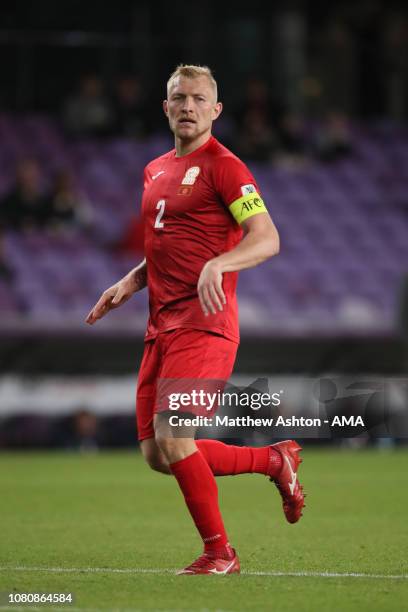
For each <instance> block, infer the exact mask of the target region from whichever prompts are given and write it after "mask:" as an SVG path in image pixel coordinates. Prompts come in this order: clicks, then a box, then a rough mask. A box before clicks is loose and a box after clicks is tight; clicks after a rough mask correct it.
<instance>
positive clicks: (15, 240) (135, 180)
mask: <svg viewBox="0 0 408 612" xmlns="http://www.w3.org/2000/svg"><path fill="white" fill-rule="evenodd" d="M170 146H171V144H170V140H169V139H168V138H167V137H165V136H162V135H155V136H151V137H149V138H148V139H146V140H144V141H135V140H126V139H113V140H107V141H102V142H101V141H96V140H78V141H72V140H69V139H67V137H66V135H65V134H64V132H63V130H62V129H61V128H60V126H59V124H58V122H56V121H54V120H53V119H51V118H49V117H47V116H38V115H32V116H30V115H28V116H25V117H23V118H22V117H21V116H13V115H9V114H2V115H1V116H0V164H1V166H2V173H1V175H0V198H1V197H2V196H3V195H4V194H6V192H7V190H8V189H10V187H11V184H12V181H13V179H14V172H15V166H16V163H17V161H18V160H19V159H21V158H23V157H25V158H26V157H27V156H30V157H33V158H35V159H37V160H38V161H39V162H40V163H41V164H42V167H43V169H44V177H45V181H46V183H47V182H48V183H50V182H51V177H52V176H53V175H54V174H55V173H56V172H58V171H59V170H61V169H64V170H66V171H68V172H70V173H71V174H72V175H73V176H75V178H76V182H77V184H78V189H79V191H80V193H81V194H83V196H84V197H85V198H86V200H87V201H88V202H89V203H90V205H91V207H92V208H93V215H92V216H93V229H92V231H91V232H88V233H87V232H81V231H70V232H65V233H62V234H61V233H59V234H58V235H57V236H56V235H53V233H52V232H47V231H38V230H36V231H31V232H22V233H21V232H20V233H18V232H15V231H14V232H13V231H9V230H6V231H5V233H4V236H3V242H4V247H3V248H4V253H5V257H6V261H7V264H8V266H11V268H12V276H13V280H12V282H11V281H10V279H3V280H1V279H0V318H1V325H2V326H3V327H4V326H6V325H7V324H8V322H9V321H10V320H12V319H16V317H23V318H24V320H26V321H30V322H33V323H35V324H41V323H46V324H47V325H48V326H49V325H52V323H53V322H54V323H55V324H58V322H59V321H60V322H61V321H63V322H64V325H67V324H68V325H72V326H73V327H75V326H78V325H82V321H83V317H84V315H86V313H87V311H88V310H89V307H90V306H91V305H92V304H93V303H94V302H95V299H96V298H97V297H98V296H99V294H100V291H101V290H103V289H104V288H106V287H107V286H108V285H109V284H111V283H113V282H114V281H116V280H117V279H118V278H119V277H120V276H121V275H122V274H124V273H125V272H126V271H127V270H128V269H129V268H130V267H132V266H133V265H134V262H135V260H137V255H136V254H135V255H134V256H132V255H129V254H128V255H123V254H122V255H121V254H120V253H119V252H118V250H117V249H115V248H114V245H116V244H117V243H118V242H119V241H120V239H121V237H122V236H123V235H124V233H125V232H126V228H127V227H128V225H129V222H130V220H131V219H132V217H134V215H135V214H137V213H138V208H139V201H140V194H141V182H142V181H141V176H142V171H143V167H144V165H145V164H146V163H147V162H148V161H149V160H150V159H152V158H153V157H155V156H157V155H159V154H161V153H162V152H163V151H165V150H167V149H168V148H169V147H170ZM407 162H408V132H407V128H402V127H401V126H399V125H397V124H395V123H390V122H387V123H384V122H383V123H380V124H370V125H369V126H366V125H364V124H357V125H354V126H353V153H352V155H350V156H348V157H346V158H344V159H340V160H338V161H336V162H333V163H322V162H319V161H316V160H313V161H312V162H311V163H309V164H306V165H304V166H301V167H295V168H288V167H286V168H285V167H281V166H279V165H277V164H271V163H251V164H250V166H251V169H252V170H253V172H254V174H255V177H256V178H257V180H258V182H259V184H260V186H261V188H262V191H263V194H264V199H265V201H266V202H267V203H268V206H269V208H270V211H271V213H272V216H273V218H274V220H275V222H276V224H277V226H278V227H279V230H280V233H281V241H282V249H281V254H280V255H279V257H277V258H276V259H273V261H271V262H270V263H267V264H265V265H263V266H260V267H259V268H255V269H254V270H251V271H250V273H247V272H243V273H241V278H240V286H239V294H240V310H241V326H242V330H243V332H244V333H245V331H249V332H253V331H256V330H257V329H258V330H262V332H265V333H267V332H271V333H272V332H274V331H276V330H282V329H283V330H287V331H288V332H290V333H302V332H305V333H307V332H308V331H311V330H313V331H316V330H320V331H325V330H328V331H330V332H333V331H341V332H344V331H353V330H354V331H355V332H356V333H359V332H361V331H363V332H365V333H366V332H369V333H370V334H371V333H374V334H375V333H378V332H380V333H382V332H384V331H390V330H391V329H392V328H393V326H394V325H395V320H396V315H397V296H398V289H399V286H400V283H401V281H402V279H403V277H404V274H405V273H406V271H407V262H408V242H407V240H406V236H407V231H408V201H407V199H406V194H407V193H408V170H407V168H408V163H407ZM328 219H330V223H328ZM146 314H147V300H146V296H144V297H142V298H140V297H138V298H137V299H135V300H132V302H131V304H128V305H126V306H125V307H124V308H122V309H120V310H119V311H118V312H117V313H115V316H113V317H111V318H110V319H109V321H108V320H107V321H106V325H110V326H115V325H121V324H123V323H124V322H125V321H126V322H127V323H128V322H129V321H130V322H131V321H134V320H135V319H137V320H138V321H142V325H141V329H142V328H143V324H144V318H145V316H146Z"/></svg>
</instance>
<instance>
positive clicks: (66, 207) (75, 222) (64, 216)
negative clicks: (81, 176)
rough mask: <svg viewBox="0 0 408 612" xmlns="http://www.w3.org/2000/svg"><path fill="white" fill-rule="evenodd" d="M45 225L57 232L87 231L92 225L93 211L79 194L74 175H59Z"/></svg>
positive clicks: (49, 202) (62, 172) (47, 210)
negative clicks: (63, 230)
mask: <svg viewBox="0 0 408 612" xmlns="http://www.w3.org/2000/svg"><path fill="white" fill-rule="evenodd" d="M45 223H46V225H47V227H49V228H51V229H55V230H61V229H86V228H87V227H90V225H91V223H92V213H91V209H90V208H89V206H88V205H87V203H86V202H85V200H84V199H83V198H82V197H81V196H80V195H79V194H78V192H77V190H76V188H75V185H74V181H73V178H72V175H71V174H70V173H69V172H67V171H66V170H61V171H60V172H58V173H57V175H56V177H55V179H54V185H53V188H52V191H51V194H50V196H49V198H48V202H47V206H46V209H45Z"/></svg>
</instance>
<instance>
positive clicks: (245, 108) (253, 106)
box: [235, 76, 280, 125]
mask: <svg viewBox="0 0 408 612" xmlns="http://www.w3.org/2000/svg"><path fill="white" fill-rule="evenodd" d="M252 112H256V114H257V115H258V116H260V115H262V117H263V121H264V122H265V123H268V124H272V123H273V121H274V119H275V118H276V117H277V116H278V115H279V114H280V109H278V108H277V105H276V104H275V102H274V101H273V100H272V97H271V93H270V90H269V87H268V83H267V82H266V81H265V80H264V79H262V78H259V77H256V76H253V77H251V78H249V79H248V80H247V82H246V84H245V93H244V99H243V101H242V105H241V107H240V108H239V109H238V111H237V112H236V113H235V118H236V120H237V123H238V125H240V124H241V123H242V121H244V119H245V117H246V116H247V115H248V114H250V113H252Z"/></svg>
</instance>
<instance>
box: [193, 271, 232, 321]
mask: <svg viewBox="0 0 408 612" xmlns="http://www.w3.org/2000/svg"><path fill="white" fill-rule="evenodd" d="M197 291H198V297H199V300H200V304H201V308H202V310H203V313H204V314H205V316H206V317H207V316H208V315H209V314H210V313H211V314H216V312H217V308H218V310H220V311H222V310H223V304H226V303H227V300H226V297H225V293H224V291H223V288H222V272H221V268H220V265H219V264H218V263H217V262H216V261H215V260H213V259H210V261H207V263H206V264H205V266H204V268H203V269H202V270H201V274H200V278H199V279H198V284H197Z"/></svg>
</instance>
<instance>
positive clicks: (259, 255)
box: [197, 211, 279, 316]
mask: <svg viewBox="0 0 408 612" xmlns="http://www.w3.org/2000/svg"><path fill="white" fill-rule="evenodd" d="M241 227H242V229H243V231H244V237H243V239H242V240H241V242H240V243H239V244H238V245H237V246H236V247H234V248H233V249H232V250H231V251H228V252H227V253H223V254H222V255H219V256H218V257H214V259H210V260H209V261H207V263H206V264H205V266H204V267H203V269H202V271H201V274H200V278H199V280H198V286H197V290H198V296H199V299H200V303H201V308H202V309H203V312H204V314H205V315H206V316H207V315H208V314H210V313H212V314H215V313H216V310H217V309H218V310H223V304H225V303H226V298H225V294H224V291H223V288H222V275H223V273H224V272H237V271H239V270H244V269H245V268H252V267H253V266H256V265H258V264H260V263H262V262H263V261H265V260H266V259H269V258H270V257H273V256H274V255H277V254H278V253H279V234H278V230H277V229H276V227H275V225H274V223H273V221H272V219H271V217H270V215H269V213H268V212H267V211H265V212H259V213H258V214H254V215H253V216H250V217H249V218H247V219H245V220H244V221H242V223H241Z"/></svg>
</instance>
